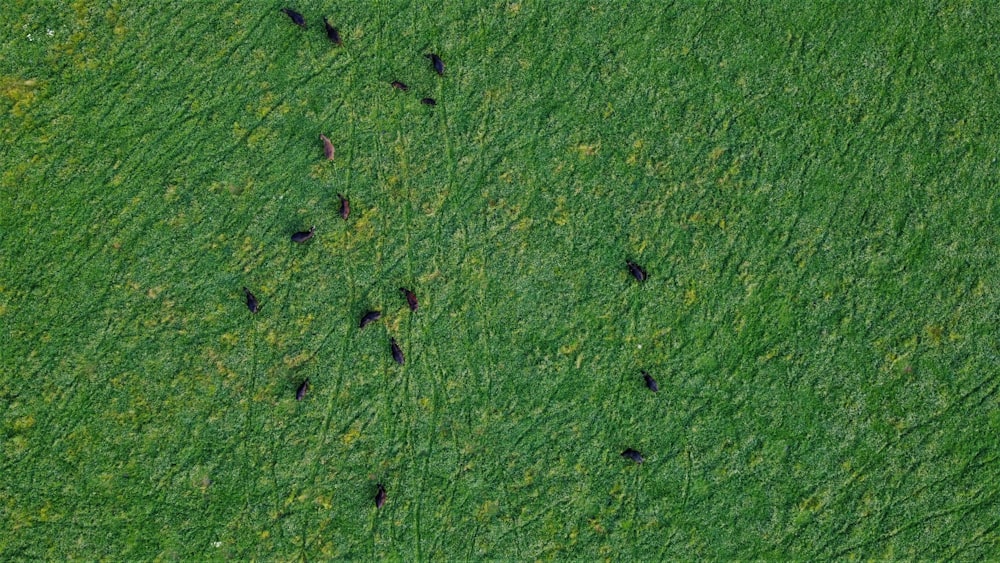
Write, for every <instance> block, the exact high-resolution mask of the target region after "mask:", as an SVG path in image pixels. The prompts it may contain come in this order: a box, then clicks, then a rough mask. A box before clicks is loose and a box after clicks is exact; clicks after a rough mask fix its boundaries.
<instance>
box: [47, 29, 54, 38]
mask: <svg viewBox="0 0 1000 563" xmlns="http://www.w3.org/2000/svg"><path fill="white" fill-rule="evenodd" d="M45 33H46V34H48V36H49V37H52V36H53V35H55V34H56V32H55V31H53V30H51V29H48V30H46V31H45Z"/></svg>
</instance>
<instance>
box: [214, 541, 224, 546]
mask: <svg viewBox="0 0 1000 563" xmlns="http://www.w3.org/2000/svg"><path fill="white" fill-rule="evenodd" d="M212 547H222V542H220V541H214V542H212Z"/></svg>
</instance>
